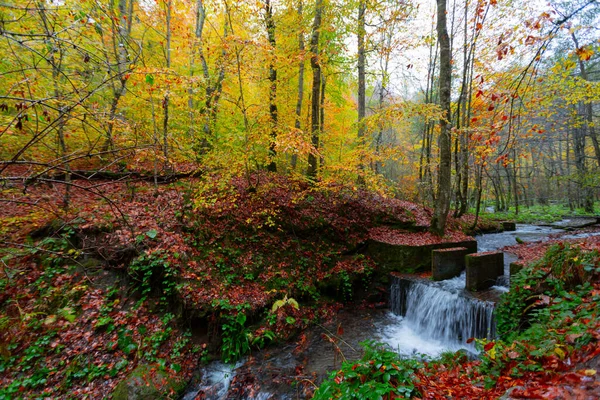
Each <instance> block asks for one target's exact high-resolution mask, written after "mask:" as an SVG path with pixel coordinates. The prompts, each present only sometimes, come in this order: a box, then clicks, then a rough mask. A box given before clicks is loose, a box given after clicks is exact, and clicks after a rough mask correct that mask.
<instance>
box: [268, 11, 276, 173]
mask: <svg viewBox="0 0 600 400" xmlns="http://www.w3.org/2000/svg"><path fill="white" fill-rule="evenodd" d="M265 23H266V25H267V37H268V38H269V45H270V47H271V48H270V50H271V52H273V53H274V52H275V48H276V45H277V42H276V40H275V21H274V20H273V7H272V5H271V0H265ZM273 59H274V54H273V55H272V58H271V62H270V63H269V83H270V87H269V115H270V117H271V143H270V144H269V158H270V162H269V165H268V166H267V169H268V170H269V171H271V172H276V171H277V164H276V163H275V157H276V156H277V150H276V148H275V147H276V140H277V103H276V99H277V69H276V68H275V64H274V61H273Z"/></svg>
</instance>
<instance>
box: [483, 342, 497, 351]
mask: <svg viewBox="0 0 600 400" xmlns="http://www.w3.org/2000/svg"><path fill="white" fill-rule="evenodd" d="M495 345H496V342H489V343H486V344H485V346H483V350H485V351H489V350H491V349H492V348H493V347H494V346H495Z"/></svg>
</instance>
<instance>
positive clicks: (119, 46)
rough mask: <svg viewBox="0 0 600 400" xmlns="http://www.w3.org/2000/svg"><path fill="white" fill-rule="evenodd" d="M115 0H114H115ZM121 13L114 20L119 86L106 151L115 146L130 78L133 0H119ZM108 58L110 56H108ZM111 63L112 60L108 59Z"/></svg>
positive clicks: (115, 91) (109, 126)
mask: <svg viewBox="0 0 600 400" xmlns="http://www.w3.org/2000/svg"><path fill="white" fill-rule="evenodd" d="M113 1H114V0H113ZM118 10H119V14H118V15H117V20H118V22H115V21H112V22H111V23H112V26H113V38H112V40H113V51H114V53H115V55H116V57H117V72H118V75H119V80H118V83H119V85H118V86H114V85H113V98H112V100H111V105H110V110H109V114H108V121H109V122H108V126H107V129H106V141H105V142H104V145H103V146H102V149H103V150H104V151H106V150H109V149H113V148H114V138H113V132H114V127H115V126H114V125H115V118H116V116H117V110H118V109H119V102H120V100H121V97H123V95H125V91H126V87H127V81H128V80H129V74H128V73H127V71H128V70H129V63H130V62H131V60H129V51H128V50H127V49H128V42H129V37H130V35H131V24H132V19H133V18H132V17H133V0H130V1H128V0H119V3H118ZM115 25H116V26H115ZM107 58H108V57H107ZM107 62H108V63H109V64H110V60H108V59H107Z"/></svg>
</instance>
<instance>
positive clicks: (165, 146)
mask: <svg viewBox="0 0 600 400" xmlns="http://www.w3.org/2000/svg"><path fill="white" fill-rule="evenodd" d="M166 6H167V16H166V23H167V26H166V29H167V35H166V39H167V50H166V52H165V53H166V67H167V73H170V71H168V70H169V69H170V68H171V0H168V1H167V2H166ZM162 106H163V111H164V113H163V155H164V157H165V160H164V162H165V165H167V164H168V162H169V141H168V136H169V86H167V92H166V93H165V96H164V98H163V104H162Z"/></svg>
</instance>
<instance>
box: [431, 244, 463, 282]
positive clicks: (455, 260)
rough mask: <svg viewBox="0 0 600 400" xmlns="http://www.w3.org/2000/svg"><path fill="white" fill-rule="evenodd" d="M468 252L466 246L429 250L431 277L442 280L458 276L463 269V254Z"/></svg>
mask: <svg viewBox="0 0 600 400" xmlns="http://www.w3.org/2000/svg"><path fill="white" fill-rule="evenodd" d="M469 252H470V251H469V249H467V248H466V247H451V248H449V249H436V250H433V251H432V252H431V258H432V260H431V275H432V279H433V280H434V281H443V280H446V279H451V278H454V277H456V276H459V275H460V273H461V272H463V271H464V270H465V256H466V255H467V254H469ZM471 252H472V251H471Z"/></svg>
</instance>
